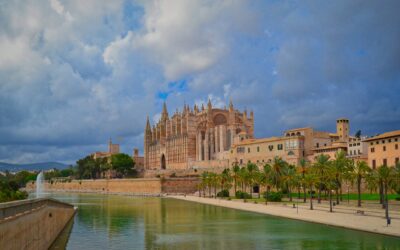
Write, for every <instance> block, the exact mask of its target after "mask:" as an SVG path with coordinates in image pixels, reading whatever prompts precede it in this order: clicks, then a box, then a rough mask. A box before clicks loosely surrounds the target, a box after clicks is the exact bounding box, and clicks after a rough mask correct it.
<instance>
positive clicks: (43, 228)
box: [0, 199, 75, 250]
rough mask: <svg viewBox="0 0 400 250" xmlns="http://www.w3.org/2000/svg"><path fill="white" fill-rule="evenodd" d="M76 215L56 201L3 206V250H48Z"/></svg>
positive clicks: (0, 235) (0, 239)
mask: <svg viewBox="0 0 400 250" xmlns="http://www.w3.org/2000/svg"><path fill="white" fill-rule="evenodd" d="M74 213H75V209H74V207H73V206H72V205H70V204H67V203H63V202H60V201H57V200H54V199H30V200H23V201H13V202H6V203H0V249H2V250H14V249H18V250H19V249H40V250H41V249H48V248H49V247H50V246H51V244H52V243H53V242H54V240H55V239H56V238H57V236H58V235H59V234H60V232H61V231H62V230H63V229H64V227H65V225H66V224H67V223H68V222H69V220H70V219H71V218H72V217H73V215H74Z"/></svg>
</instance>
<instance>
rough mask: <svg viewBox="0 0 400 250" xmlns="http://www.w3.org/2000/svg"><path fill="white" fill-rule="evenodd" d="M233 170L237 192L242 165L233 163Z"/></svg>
mask: <svg viewBox="0 0 400 250" xmlns="http://www.w3.org/2000/svg"><path fill="white" fill-rule="evenodd" d="M232 172H233V181H234V190H235V194H236V188H237V184H238V179H239V172H240V167H239V165H238V164H236V163H235V164H234V165H233V167H232Z"/></svg>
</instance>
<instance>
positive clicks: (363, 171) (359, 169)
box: [352, 161, 371, 207]
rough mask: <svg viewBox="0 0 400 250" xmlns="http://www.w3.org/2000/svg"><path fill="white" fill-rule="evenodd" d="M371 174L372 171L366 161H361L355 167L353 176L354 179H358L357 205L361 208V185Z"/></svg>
mask: <svg viewBox="0 0 400 250" xmlns="http://www.w3.org/2000/svg"><path fill="white" fill-rule="evenodd" d="M370 172H371V169H370V168H369V166H368V165H367V163H366V162H365V161H359V162H357V163H356V164H355V165H354V168H353V171H352V175H353V178H354V179H356V183H357V194H358V203H357V205H358V206H359V207H361V183H362V180H363V179H365V178H366V177H367V175H368V174H369V173H370Z"/></svg>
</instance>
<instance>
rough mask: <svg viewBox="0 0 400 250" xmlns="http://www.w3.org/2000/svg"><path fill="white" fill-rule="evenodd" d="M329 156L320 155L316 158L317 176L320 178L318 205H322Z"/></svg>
mask: <svg viewBox="0 0 400 250" xmlns="http://www.w3.org/2000/svg"><path fill="white" fill-rule="evenodd" d="M329 158H330V157H329V155H325V154H320V155H318V156H317V157H315V161H316V162H315V163H314V168H315V170H316V174H317V175H318V177H319V185H318V203H321V190H322V186H323V184H324V183H323V181H322V180H323V178H324V175H325V172H326V171H327V168H328V167H329Z"/></svg>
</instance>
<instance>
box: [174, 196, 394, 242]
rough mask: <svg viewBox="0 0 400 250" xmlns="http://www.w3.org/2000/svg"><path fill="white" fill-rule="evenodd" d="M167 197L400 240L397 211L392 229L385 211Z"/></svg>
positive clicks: (341, 206) (324, 205)
mask: <svg viewBox="0 0 400 250" xmlns="http://www.w3.org/2000/svg"><path fill="white" fill-rule="evenodd" d="M168 197H172V198H175V199H180V200H186V201H193V202H198V203H203V204H209V205H215V206H221V207H227V208H233V209H239V210H244V211H250V212H256V213H262V214H268V215H273V216H279V217H285V218H290V219H296V220H302V221H309V222H315V223H321V224H326V225H332V226H338V227H344V228H350V229H355V230H361V231H367V232H372V233H380V234H385V235H391V236H397V237H400V216H399V213H398V212H397V211H395V212H394V213H393V216H394V218H393V219H392V222H391V225H389V226H386V219H385V218H384V216H383V215H384V212H383V210H382V209H377V208H365V209H364V208H357V207H352V206H345V205H340V206H336V207H335V208H334V212H333V213H330V212H329V205H328V204H324V203H323V204H317V202H316V201H315V202H314V205H315V207H314V208H315V210H310V209H309V203H306V204H304V203H302V204H301V203H299V208H298V209H297V208H293V206H292V203H289V202H287V203H275V204H272V203H269V204H268V205H265V204H261V203H259V204H254V203H251V202H247V203H244V202H243V201H242V200H231V201H229V200H223V199H214V198H202V197H198V196H168ZM285 204H286V205H285ZM357 210H363V211H364V215H359V214H357V213H356V211H357Z"/></svg>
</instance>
